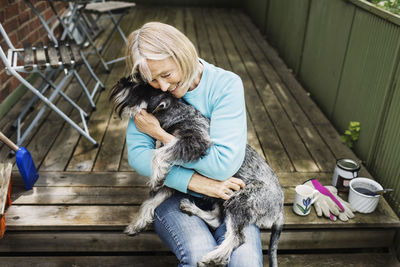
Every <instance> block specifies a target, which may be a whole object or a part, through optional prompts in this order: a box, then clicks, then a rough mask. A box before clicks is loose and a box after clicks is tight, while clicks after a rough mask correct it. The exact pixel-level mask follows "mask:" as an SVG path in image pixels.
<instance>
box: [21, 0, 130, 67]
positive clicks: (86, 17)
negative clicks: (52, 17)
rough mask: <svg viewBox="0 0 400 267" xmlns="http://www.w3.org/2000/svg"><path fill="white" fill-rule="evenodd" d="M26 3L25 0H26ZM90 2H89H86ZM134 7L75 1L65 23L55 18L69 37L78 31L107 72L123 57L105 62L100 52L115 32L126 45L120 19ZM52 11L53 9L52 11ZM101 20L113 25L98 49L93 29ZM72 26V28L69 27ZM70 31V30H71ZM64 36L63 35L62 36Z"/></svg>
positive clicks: (123, 4) (103, 0)
mask: <svg viewBox="0 0 400 267" xmlns="http://www.w3.org/2000/svg"><path fill="white" fill-rule="evenodd" d="M26 1H27V0H26ZM53 1H54V0H50V1H49V3H50V5H51V6H52V8H54V5H53ZM87 2H90V1H87ZM134 6H136V4H135V3H131V2H129V3H128V2H122V1H105V0H102V1H92V3H86V2H85V1H84V2H82V1H76V2H75V4H72V3H69V8H70V10H71V16H70V18H68V19H67V20H66V23H65V22H61V21H62V19H61V18H60V16H59V15H58V14H57V17H58V18H59V21H60V23H62V24H63V23H64V24H63V26H64V29H66V30H67V31H69V35H71V33H72V30H73V29H76V28H77V29H78V30H79V31H80V32H81V33H82V35H83V37H84V40H83V42H82V43H84V42H86V41H88V42H89V44H90V46H91V47H92V48H93V50H94V51H95V53H96V55H97V56H98V57H99V59H100V61H101V63H102V64H103V66H104V68H105V70H106V71H109V68H108V65H110V64H113V63H116V62H119V61H123V60H124V59H125V57H120V58H117V59H113V60H110V61H108V62H106V61H105V60H104V58H103V56H102V55H101V52H102V51H103V49H104V48H105V47H106V45H107V44H108V42H109V41H110V39H111V37H112V35H113V33H114V32H115V31H116V30H117V31H118V32H119V34H120V36H121V37H122V39H123V41H124V42H125V43H126V42H127V39H126V36H125V34H124V32H123V31H122V29H121V28H120V26H119V25H120V23H121V21H122V18H123V17H124V16H125V15H126V14H127V13H129V10H130V8H132V7H134ZM53 11H54V9H53ZM92 15H94V16H95V17H96V18H95V19H93V18H92ZM103 19H111V22H112V23H113V25H114V27H113V29H112V30H111V31H110V32H109V33H108V35H107V37H106V39H105V41H104V42H103V44H101V45H100V46H99V47H100V48H98V47H97V46H96V45H95V43H94V39H95V37H96V36H97V35H98V34H99V32H100V31H99V30H95V31H93V29H98V28H99V27H98V22H99V21H100V20H103ZM71 25H72V27H71ZM71 29H72V30H71ZM65 35H66V34H65V33H64V35H63V36H65Z"/></svg>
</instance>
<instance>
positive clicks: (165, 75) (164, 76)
mask: <svg viewBox="0 0 400 267" xmlns="http://www.w3.org/2000/svg"><path fill="white" fill-rule="evenodd" d="M169 76H171V73H168V74H164V75H161V77H162V78H168V77H169Z"/></svg>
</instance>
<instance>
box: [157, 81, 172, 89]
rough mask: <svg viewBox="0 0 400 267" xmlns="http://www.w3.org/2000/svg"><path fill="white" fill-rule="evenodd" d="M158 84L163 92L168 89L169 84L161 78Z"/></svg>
mask: <svg viewBox="0 0 400 267" xmlns="http://www.w3.org/2000/svg"><path fill="white" fill-rule="evenodd" d="M159 84H160V89H161V90H162V91H163V92H167V91H168V89H169V86H170V84H169V83H168V82H166V81H163V80H161V81H159Z"/></svg>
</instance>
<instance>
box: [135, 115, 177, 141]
mask: <svg viewBox="0 0 400 267" xmlns="http://www.w3.org/2000/svg"><path fill="white" fill-rule="evenodd" d="M134 121H135V125H136V128H137V129H138V130H139V132H141V133H144V134H147V135H150V136H151V137H153V138H154V139H156V140H158V141H160V142H162V143H163V144H166V143H168V142H170V141H172V140H173V139H175V137H174V136H173V135H171V134H169V133H167V132H166V131H165V130H164V129H163V128H161V126H160V122H159V121H158V120H157V118H156V117H155V116H154V115H153V114H151V113H148V112H147V111H146V110H145V109H142V110H141V111H140V112H139V113H138V114H137V115H136V116H135V117H134Z"/></svg>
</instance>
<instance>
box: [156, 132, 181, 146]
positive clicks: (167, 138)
mask: <svg viewBox="0 0 400 267" xmlns="http://www.w3.org/2000/svg"><path fill="white" fill-rule="evenodd" d="M160 129H161V130H160V131H158V132H156V133H155V134H154V136H153V138H154V139H156V140H158V141H160V142H161V143H163V144H168V143H169V142H171V141H173V140H174V139H175V138H176V137H175V136H173V135H172V134H170V133H168V132H166V131H165V130H164V129H162V128H160Z"/></svg>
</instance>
